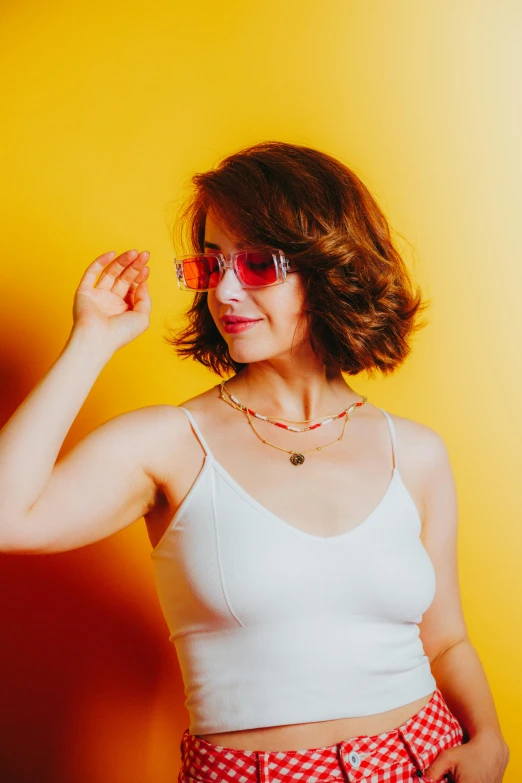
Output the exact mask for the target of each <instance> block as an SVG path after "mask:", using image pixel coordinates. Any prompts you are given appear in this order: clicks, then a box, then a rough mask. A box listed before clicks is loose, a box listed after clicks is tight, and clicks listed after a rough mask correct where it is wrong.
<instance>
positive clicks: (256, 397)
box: [225, 364, 362, 421]
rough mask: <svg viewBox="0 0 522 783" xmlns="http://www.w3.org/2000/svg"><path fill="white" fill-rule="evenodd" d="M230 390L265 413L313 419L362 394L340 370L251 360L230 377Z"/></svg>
mask: <svg viewBox="0 0 522 783" xmlns="http://www.w3.org/2000/svg"><path fill="white" fill-rule="evenodd" d="M225 386H226V388H227V389H228V391H229V392H230V393H231V394H233V395H234V396H235V397H236V398H237V399H239V401H240V402H241V403H242V404H243V405H247V406H248V407H249V408H251V409H253V410H255V411H256V413H261V414H262V415H265V416H275V417H280V418H286V419H292V420H294V421H304V420H313V419H317V418H319V417H321V416H326V415H329V414H335V413H338V412H340V411H342V410H343V409H345V408H347V407H348V406H349V405H351V404H352V403H353V402H360V401H361V396H362V395H360V394H358V393H357V392H356V391H354V390H353V389H352V387H351V386H350V385H349V384H347V383H346V381H345V379H344V377H343V375H342V373H341V372H340V371H335V372H328V371H327V370H326V368H323V370H322V372H318V371H314V372H309V373H297V372H296V371H295V369H294V370H293V371H291V372H288V373H281V372H280V371H276V370H275V368H273V367H269V366H268V367H267V366H266V365H265V366H263V367H260V366H258V364H255V365H252V364H249V365H248V366H247V367H245V368H244V369H243V370H241V372H239V373H238V374H237V375H235V376H233V377H232V378H231V379H230V380H228V381H225Z"/></svg>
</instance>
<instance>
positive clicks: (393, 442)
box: [380, 408, 397, 470]
mask: <svg viewBox="0 0 522 783" xmlns="http://www.w3.org/2000/svg"><path fill="white" fill-rule="evenodd" d="M380 410H381V411H382V412H383V413H384V415H385V416H386V418H387V419H388V425H389V427H390V435H391V442H392V458H393V469H394V470H395V469H396V467H397V460H396V458H395V451H396V439H395V425H394V423H393V420H392V417H391V416H390V414H389V413H387V412H386V411H385V410H384V408H380Z"/></svg>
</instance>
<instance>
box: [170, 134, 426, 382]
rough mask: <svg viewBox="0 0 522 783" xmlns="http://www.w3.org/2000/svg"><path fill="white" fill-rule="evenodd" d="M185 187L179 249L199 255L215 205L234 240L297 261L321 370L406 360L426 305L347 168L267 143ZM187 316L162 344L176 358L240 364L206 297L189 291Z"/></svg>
mask: <svg viewBox="0 0 522 783" xmlns="http://www.w3.org/2000/svg"><path fill="white" fill-rule="evenodd" d="M191 182H192V184H193V185H194V188H193V190H192V192H191V194H190V196H189V198H188V201H187V203H186V204H185V206H184V208H183V210H182V211H181V214H180V216H179V218H178V221H177V228H178V231H179V235H180V238H181V241H182V242H183V241H184V240H183V235H184V234H185V235H186V236H187V238H188V239H187V242H186V243H185V244H184V248H183V251H182V252H184V253H192V252H203V249H204V248H203V242H204V238H205V218H206V214H207V211H208V209H209V208H210V207H211V208H212V214H213V215H214V216H215V219H216V220H217V222H218V223H219V224H220V225H221V226H222V227H223V228H224V229H225V231H226V232H227V233H229V234H230V235H231V236H233V237H234V238H235V239H236V240H237V242H238V244H239V243H241V244H243V245H244V246H246V245H248V244H252V245H254V246H255V245H258V243H259V244H262V245H263V246H268V247H274V248H280V249H281V250H283V252H284V253H285V254H286V255H287V256H288V257H289V258H291V259H292V260H293V262H294V264H295V265H296V266H297V268H298V270H299V272H301V273H302V274H303V276H304V280H305V304H304V310H303V316H305V317H307V318H308V326H309V339H310V342H311V345H312V348H313V350H314V351H315V352H316V354H318V355H319V356H321V357H322V358H323V360H324V363H325V366H327V367H328V368H335V369H338V370H340V371H342V372H345V373H347V374H349V375H356V374H357V373H359V372H361V371H366V372H367V373H369V375H370V376H372V375H373V374H374V371H375V370H379V371H380V372H382V373H384V374H387V373H390V372H392V371H393V370H394V369H396V368H397V367H398V366H399V365H400V364H402V362H404V360H405V359H406V358H407V356H408V355H409V354H410V351H411V348H410V344H409V338H410V337H411V335H412V334H413V333H414V332H415V331H417V330H418V329H421V328H423V327H424V326H426V322H419V321H418V320H417V316H418V315H419V313H420V312H421V311H423V310H424V309H425V308H426V307H427V306H428V304H429V302H428V300H425V301H423V299H422V292H421V290H420V288H419V287H418V286H415V285H414V283H413V281H412V279H411V276H410V274H409V271H408V269H407V266H406V264H405V262H404V260H403V258H402V257H401V255H400V254H399V252H398V250H397V249H396V248H395V246H394V244H393V242H392V239H391V236H390V228H389V225H388V222H387V220H386V218H385V217H384V214H383V212H382V210H381V209H380V207H379V206H378V204H377V203H376V201H375V199H374V198H373V196H372V195H371V194H370V192H369V190H368V189H367V187H366V186H365V185H364V184H363V182H362V181H361V180H360V179H359V177H358V176H357V175H356V174H355V173H354V172H353V171H352V170H351V169H350V168H348V166H346V165H345V164H343V163H341V162H340V161H339V160H337V159H336V158H334V157H332V156H330V155H328V154H326V153H324V152H320V151H319V150H316V149H313V148H310V147H305V146H300V145H297V144H289V143H284V142H279V141H265V142H261V143H259V144H255V145H254V146H251V147H246V148H244V149H241V150H239V151H238V152H236V153H234V154H232V155H230V156H229V157H227V158H225V159H224V160H222V161H221V162H220V163H219V165H217V167H215V168H213V169H211V170H209V171H206V172H203V173H197V174H195V175H193V176H192V178H191ZM174 233H175V229H174ZM401 236H402V235H401ZM174 242H175V239H174ZM185 317H186V319H187V320H188V323H186V325H185V326H184V328H183V329H182V330H181V331H180V332H178V333H177V334H172V335H171V336H170V337H167V338H166V342H167V343H169V344H170V345H172V346H174V348H175V350H176V352H177V354H179V355H180V356H183V357H184V358H187V357H189V356H192V357H193V358H194V359H195V360H196V361H198V362H200V363H201V364H203V365H205V366H206V367H209V368H211V369H212V370H213V371H214V372H215V373H216V374H218V375H220V376H223V375H226V374H230V373H231V372H236V373H237V372H239V371H240V370H241V369H242V368H243V367H245V366H246V365H244V364H241V363H238V362H235V361H234V360H233V359H232V357H231V356H230V353H229V350H228V346H227V343H226V342H225V340H224V339H223V338H222V336H221V334H220V332H219V330H218V328H217V326H216V325H215V323H214V320H213V318H212V316H211V314H210V312H209V309H208V307H207V294H206V292H199V293H196V294H195V295H194V299H193V301H192V304H191V305H190V307H189V309H188V311H187V312H186V313H185Z"/></svg>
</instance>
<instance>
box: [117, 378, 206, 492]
mask: <svg viewBox="0 0 522 783" xmlns="http://www.w3.org/2000/svg"><path fill="white" fill-rule="evenodd" d="M215 398H216V392H215V390H214V389H209V390H208V391H206V392H203V393H202V394H198V395H196V396H194V397H190V398H188V399H187V400H184V401H183V402H180V403H179V404H178V405H169V404H167V403H164V404H157V405H149V406H147V407H144V408H139V409H136V410H134V411H130V412H129V414H124V415H125V416H127V417H128V421H129V422H132V424H133V426H132V427H131V428H130V430H129V433H128V434H129V437H134V436H135V435H136V433H137V430H139V431H140V433H141V436H140V443H141V444H142V446H143V452H142V464H143V466H144V469H145V470H146V471H147V472H148V473H150V475H151V476H152V477H153V478H154V481H155V483H156V484H157V485H158V486H164V485H165V483H167V482H168V481H169V480H170V479H171V477H172V474H173V472H174V473H175V472H176V469H177V467H178V464H177V463H178V462H179V461H181V460H183V455H184V454H186V451H187V449H188V448H193V446H194V435H193V433H192V431H191V427H190V423H189V421H188V418H187V416H186V415H185V413H184V412H183V410H181V408H187V409H189V410H191V411H205V410H206V409H208V407H209V405H211V404H212V400H215ZM196 451H197V449H196Z"/></svg>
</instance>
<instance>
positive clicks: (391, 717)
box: [196, 693, 433, 751]
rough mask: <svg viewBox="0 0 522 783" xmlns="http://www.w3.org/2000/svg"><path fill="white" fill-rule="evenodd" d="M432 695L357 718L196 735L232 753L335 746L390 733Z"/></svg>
mask: <svg viewBox="0 0 522 783" xmlns="http://www.w3.org/2000/svg"><path fill="white" fill-rule="evenodd" d="M432 695H433V693H430V694H428V695H427V696H423V697H422V698H420V699H417V701H412V702H410V703H409V704H404V705H403V706H402V707H397V708H396V709H394V710H388V711H387V712H380V713H378V714H377V715H365V716H364V717H360V718H339V719H337V720H325V721H319V722H317V723H293V724H291V725H288V726H267V727H263V728H260V729H243V730H241V731H226V732H221V733H219V734H198V735H196V736H198V737H201V738H203V739H205V740H207V742H212V743H213V744H214V745H220V746H221V747H226V748H234V749H236V750H262V751H263V750H264V751H267V750H273V751H285V750H303V749H305V748H323V747H329V746H330V745H335V744H337V743H338V742H342V741H343V740H349V739H352V738H353V737H360V736H362V735H364V736H370V737H372V736H374V735H375V734H382V733H383V732H385V731H393V729H396V728H397V727H398V726H401V725H402V724H403V723H405V722H406V721H407V720H409V718H411V717H413V716H414V715H415V714H416V713H417V712H419V710H421V709H422V708H423V707H424V706H425V705H426V704H427V703H428V702H429V700H430V699H431V697H432Z"/></svg>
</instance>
